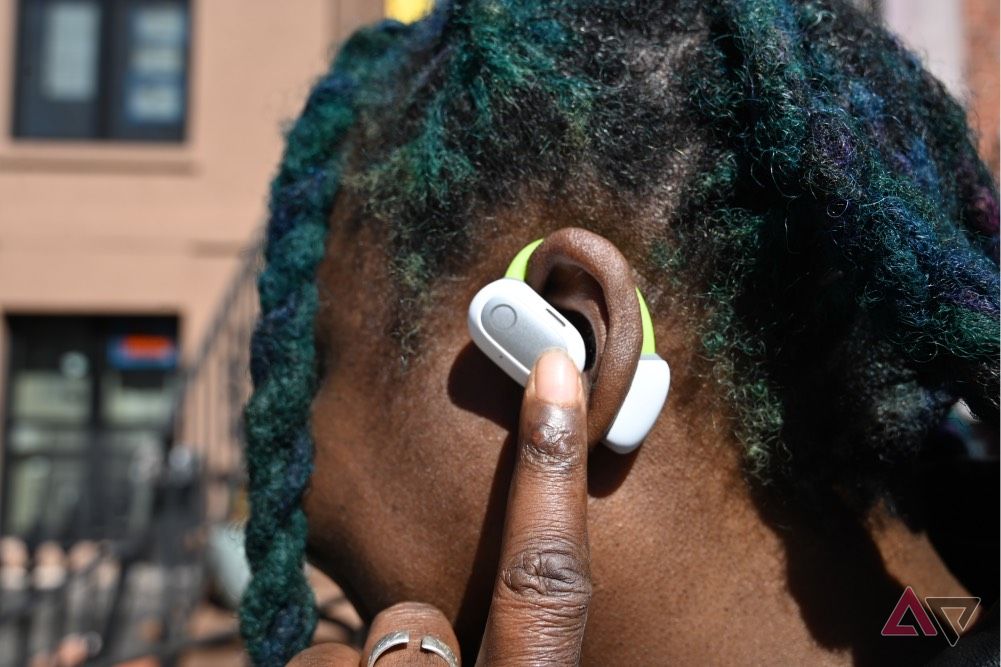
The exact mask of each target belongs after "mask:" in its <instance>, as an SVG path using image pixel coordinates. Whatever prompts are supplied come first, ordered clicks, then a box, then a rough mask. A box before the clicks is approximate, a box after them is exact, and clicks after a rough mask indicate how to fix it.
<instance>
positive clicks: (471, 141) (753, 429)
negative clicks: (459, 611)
mask: <svg viewBox="0 0 1001 667" xmlns="http://www.w3.org/2000/svg"><path fill="white" fill-rule="evenodd" d="M997 202H998V197H997V189H996V187H995V185H994V183H993V180H992V178H991V177H990V175H989V173H988V172H987V170H986V169H985V168H984V166H983V164H982V163H981V162H980V160H979V159H978V158H977V155H976V152H975V149H974V148H973V145H972V143H971V141H970V137H969V130H968V128H967V126H966V123H965V119H964V116H963V112H962V109H961V108H960V107H959V106H958V105H957V104H956V103H955V102H954V101H953V100H952V99H951V98H950V97H949V96H948V95H947V94H946V93H945V92H944V90H943V88H942V87H941V85H940V84H938V83H937V82H936V81H934V80H933V79H931V77H930V76H929V75H928V74H927V73H926V72H925V71H924V70H923V69H922V68H921V66H920V64H919V63H918V62H917V60H916V59H915V58H914V57H913V56H912V55H911V54H909V53H908V52H906V51H905V50H903V49H902V48H901V47H900V46H899V45H898V44H897V43H896V42H895V41H894V40H893V39H892V38H891V37H890V36H888V35H887V34H886V33H885V32H884V31H883V30H882V29H881V28H879V27H878V26H875V25H873V23H872V22H871V18H870V17H867V16H865V15H863V14H861V13H859V12H858V11H857V10H855V9H853V8H852V7H851V6H849V5H848V4H847V3H843V2H838V1H832V2H788V1H784V0H756V1H751V0H744V1H738V0H727V1H724V0H717V1H714V2H695V1H686V0H677V1H674V2H664V1H659V2H652V1H645V0H632V1H629V2H622V1H621V0H619V1H613V0H588V1H586V2H581V1H579V0H578V1H576V2H569V1H556V2H552V1H550V2H532V1H530V0H467V1H465V2H458V1H457V2H454V3H445V4H443V5H441V6H439V7H438V8H437V9H436V11H435V12H434V13H433V14H432V15H431V16H430V17H429V18H427V19H425V20H424V21H421V22H419V23H417V24H414V25H412V26H402V25H400V24H395V23H385V24H382V25H380V26H377V27H374V28H370V29H367V30H364V31H362V32H360V33H358V34H357V35H355V36H354V37H353V38H352V39H351V40H350V41H349V42H348V43H347V44H346V45H345V47H344V49H343V50H342V52H341V54H340V55H339V56H338V58H337V61H336V62H335V64H334V66H333V68H332V69H331V71H330V73H329V74H328V75H326V76H325V77H324V78H323V79H321V80H320V81H319V82H318V83H317V85H316V87H315V88H314V90H313V91H312V93H311V95H310V99H309V101H308V102H307V104H306V107H305V109H304V111H303V113H302V115H301V117H300V118H299V119H298V121H297V122H296V124H295V125H294V126H293V127H292V129H291V131H290V133H289V137H288V147H287V151H286V155H285V157H284V159H283V163H282V166H281V169H280V171H279V174H278V176H277V177H276V179H275V181H274V184H273V187H272V197H271V220H270V223H269V227H268V238H267V251H266V256H267V267H266V269H265V271H264V273H263V274H262V276H261V279H260V291H261V304H262V312H263V314H262V318H261V321H260V324H259V326H258V330H257V332H256V334H255V337H254V343H253V363H252V374H253V377H254V382H255V387H256V389H255V394H254V397H253V399H252V400H251V403H250V405H249V406H248V409H247V434H248V467H249V472H250V491H251V499H252V505H253V514H252V517H251V520H250V523H249V525H248V535H247V548H248V557H249V559H250V561H251V564H252V567H253V568H254V571H255V579H254V582H253V583H252V584H251V588H250V590H249V591H248V594H247V596H246V599H245V606H244V612H243V621H244V633H245V636H246V637H247V639H248V642H249V643H248V646H249V648H250V650H251V652H252V654H253V655H254V657H255V658H256V659H257V660H259V661H261V662H274V661H279V660H281V659H284V658H286V657H287V656H288V655H289V654H290V652H292V651H294V650H295V649H297V648H300V647H301V646H302V645H303V644H304V643H305V642H306V641H307V640H308V637H309V635H310V633H311V629H312V623H313V620H312V618H313V612H312V600H311V598H310V596H309V592H308V588H307V586H306V584H305V582H304V581H303V579H302V575H301V559H302V554H303V550H304V548H305V546H306V541H307V528H306V517H305V514H304V513H303V511H302V509H301V507H302V497H303V493H304V492H305V490H306V489H307V487H308V486H309V480H310V475H311V471H312V466H313V462H314V457H315V461H316V471H315V472H314V473H313V489H312V490H311V491H310V494H309V500H308V505H309V514H310V521H311V523H312V524H313V528H314V530H313V534H314V535H315V533H316V530H315V527H316V526H317V525H322V526H324V527H325V528H329V531H327V533H328V534H329V535H335V536H336V538H337V540H338V544H332V541H333V538H329V537H328V538H326V539H322V538H315V537H314V538H311V542H312V543H313V547H314V548H316V549H317V550H318V551H320V552H326V553H319V554H318V556H317V557H318V559H319V560H320V561H321V562H323V561H330V562H331V566H330V567H331V569H334V570H337V571H338V573H339V574H340V575H341V578H342V579H343V583H344V584H345V585H346V586H347V587H349V588H356V589H357V590H355V591H354V593H355V597H356V599H358V600H360V601H361V602H362V604H363V605H364V604H365V603H366V602H367V604H368V605H372V606H375V605H378V604H380V603H382V602H384V600H383V598H384V597H392V596H395V595H406V594H410V593H414V594H419V593H424V592H425V589H426V588H427V586H430V585H431V584H434V583H436V582H438V579H439V578H440V577H438V575H437V574H436V573H434V572H431V573H430V574H429V573H428V571H427V569H426V568H424V569H421V570H420V571H408V570H407V569H406V568H403V569H400V567H399V564H398V562H397V565H396V568H397V571H395V572H393V571H391V568H390V563H389V560H388V554H396V553H397V552H405V551H406V550H407V549H410V550H411V552H412V553H413V554H415V555H414V562H415V563H418V564H419V563H421V562H422V560H421V555H422V554H427V555H428V556H429V557H430V556H431V555H433V554H439V553H440V552H441V549H442V548H443V544H444V543H447V542H448V540H454V541H455V544H456V546H457V547H462V548H465V547H466V546H468V544H469V541H470V540H472V544H473V550H474V551H475V550H476V548H479V547H482V546H483V542H482V541H481V542H479V543H477V542H476V535H477V534H479V533H481V532H484V531H485V530H486V528H485V527H484V526H482V525H472V524H470V522H471V521H476V520H478V521H480V522H482V520H483V517H482V503H483V501H484V497H485V496H486V495H489V494H490V493H491V492H490V489H491V484H492V483H495V482H493V481H492V480H494V475H493V471H495V470H496V469H497V468H498V465H499V463H498V462H499V456H498V451H499V450H498V449H497V448H496V447H495V446H492V447H480V446H478V445H476V444H475V443H476V441H477V439H479V440H489V439H490V438H494V439H495V440H496V438H497V436H498V433H501V434H502V433H503V432H504V429H503V427H502V425H501V423H502V422H503V421H504V415H505V414H506V415H510V414H512V412H511V410H512V406H513V410H514V414H516V406H517V392H516V391H514V389H513V387H511V386H508V385H505V384H503V382H504V380H503V379H502V376H500V375H497V374H495V373H494V371H495V369H492V368H491V367H490V366H489V364H485V363H483V360H482V359H479V358H478V357H477V356H476V354H475V353H474V352H472V351H471V350H468V349H465V348H464V344H465V341H464V339H463V338H462V337H463V335H464V329H463V327H464V322H463V319H464V306H465V303H464V302H466V301H467V300H468V297H469V296H471V295H472V293H473V292H475V289H476V288H478V287H479V286H481V285H482V284H483V282H485V281H486V280H489V279H492V278H493V277H496V276H497V275H499V271H500V270H502V267H503V266H504V265H505V264H506V262H507V260H509V259H510V255H511V254H512V253H513V252H514V251H516V250H517V249H518V248H520V247H521V246H522V245H524V244H525V243H527V242H528V241H530V240H532V239H533V238H538V237H540V236H543V235H544V234H546V233H547V232H550V231H552V230H555V229H558V228H560V227H564V226H567V225H574V226H580V227H585V228H588V229H591V230H593V231H595V232H597V233H599V234H601V235H603V236H605V237H606V238H608V239H609V240H611V241H612V242H613V243H614V244H615V245H616V246H618V247H619V248H620V249H621V250H622V252H623V254H625V256H626V257H627V258H628V259H629V260H630V262H631V263H632V265H633V268H634V269H635V270H636V272H637V275H638V279H639V280H640V283H641V287H642V289H643V291H644V294H645V295H646V296H647V298H648V301H649V302H650V306H651V310H652V312H653V316H654V319H655V321H657V323H658V327H660V328H661V329H663V330H664V331H663V332H661V331H660V330H659V331H658V340H666V341H667V343H666V344H667V345H668V346H673V347H674V348H676V352H677V355H680V356H682V357H683V360H682V364H681V365H682V366H683V368H682V371H681V372H682V374H683V379H684V378H685V377H687V378H688V381H687V384H683V386H684V387H688V389H687V390H684V389H683V390H682V393H681V394H680V395H679V394H675V395H674V396H672V399H671V401H676V397H678V396H680V398H681V400H680V404H675V405H674V406H673V408H672V409H674V410H675V411H685V410H687V411H689V412H688V414H690V415H696V414H698V412H699V411H705V410H708V409H711V410H713V411H714V412H718V413H719V414H720V415H724V416H725V418H726V420H727V421H726V425H725V426H724V427H723V428H722V430H723V431H726V432H728V433H731V434H732V438H731V439H732V440H733V442H734V443H736V446H737V447H738V448H739V451H740V453H741V456H742V459H743V461H744V467H745V469H746V471H747V472H748V473H749V477H750V479H752V480H754V481H755V483H762V482H764V483H768V482H776V483H778V484H780V485H781V486H782V487H783V488H787V487H788V488H789V489H790V490H791V491H792V490H806V491H807V492H809V491H810V490H813V489H817V488H820V487H824V488H829V487H835V488H838V489H839V490H840V491H841V492H842V493H843V495H845V496H846V497H850V498H851V502H852V503H853V504H854V505H856V506H858V507H860V508H862V507H865V506H866V505H868V504H869V503H871V502H872V501H873V500H874V499H875V498H877V497H879V496H881V495H883V494H886V493H891V494H892V492H893V491H894V490H895V489H896V488H897V487H898V486H899V484H901V483H902V481H901V480H902V479H903V478H905V477H906V473H907V467H908V466H907V463H908V462H909V461H911V460H913V459H914V458H915V457H916V454H917V452H918V451H919V450H920V448H921V446H922V443H923V441H924V436H925V435H926V433H927V431H928V430H929V428H930V427H931V426H932V425H933V424H934V423H935V422H936V421H937V420H938V419H940V417H941V416H942V414H943V412H944V410H946V409H947V408H948V406H949V405H950V404H951V403H952V402H954V401H955V400H957V399H959V398H963V399H965V400H966V401H967V402H968V403H969V404H970V405H971V406H972V407H973V408H974V410H976V411H977V412H978V414H980V416H982V417H983V418H985V419H989V420H996V419H997V386H998V385H997V364H998V279H997V257H998V255H997V253H998V245H997V243H998V203H997ZM318 270H319V273H318ZM667 329H670V331H667ZM664 356H665V357H667V358H668V360H669V361H670V362H671V363H672V367H673V368H675V370H676V371H677V370H678V368H679V360H678V359H677V358H671V356H670V355H669V354H664ZM676 386H677V385H676ZM318 391H319V393H317V392H318ZM672 391H676V390H672ZM476 392H480V393H484V394H486V395H488V396H490V397H491V399H494V400H495V401H499V402H500V404H501V405H500V407H499V408H496V410H495V412H496V413H498V414H499V415H501V416H500V417H498V418H497V419H495V420H494V422H497V423H494V422H489V420H487V421H488V422H489V423H484V420H483V417H484V414H485V411H486V408H484V409H483V410H479V411H477V409H474V408H472V407H471V403H470V402H472V403H475V402H476V401H475V400H473V399H470V398H469V396H470V394H472V393H476ZM686 393H687V396H686ZM669 402H670V401H669ZM707 406H709V407H707ZM673 414H675V415H677V414H681V413H680V412H675V413H673ZM311 415H312V419H311ZM671 416H672V413H670V412H669V413H667V414H666V415H665V417H664V418H663V419H662V422H666V421H668V420H669V419H670V418H671ZM511 426H513V423H512V424H511ZM670 428H671V427H670V426H667V425H665V426H664V427H663V428H661V429H660V430H661V433H660V435H658V434H657V431H656V430H655V432H654V434H653V435H652V436H651V438H652V439H657V438H660V439H662V440H668V439H670V436H671V431H670ZM501 439H503V438H501ZM649 444H650V443H649V442H648V445H649ZM672 446H676V447H683V446H684V445H683V444H681V443H678V444H674V445H672ZM460 454H461V455H460ZM641 457H642V454H641ZM642 464H643V460H642V458H640V459H639V462H638V463H637V465H642ZM501 467H503V466H501ZM625 473H628V470H626V471H625ZM335 482H336V483H335ZM388 483H392V484H393V485H394V488H395V489H397V490H399V492H400V495H399V496H398V498H402V499H403V500H401V501H398V502H399V504H400V505H399V506H391V504H387V501H386V498H387V496H386V495H385V494H384V493H382V488H383V487H384V486H385V485H386V484H388ZM427 488H432V489H434V491H433V492H430V493H429V492H427V491H426V489H427ZM422 489H425V490H422ZM432 518H433V519H435V520H436V521H437V522H438V523H436V524H435V526H433V527H432V528H434V530H430V529H429V527H428V526H426V525H425V526H421V525H414V522H415V521H427V520H430V519H432ZM441 525H445V526H451V527H453V528H454V529H455V530H456V531H457V533H456V534H455V535H452V534H450V533H449V530H439V529H438V527H439V526H441ZM436 533H437V536H436ZM439 542H440V543H439ZM380 545H382V548H383V552H384V553H385V554H387V556H386V561H385V562H384V561H383V559H382V558H381V557H380V553H379V550H380ZM488 546H489V545H488ZM484 548H485V549H486V547H484ZM332 551H338V552H339V553H337V554H332V553H329V552H332ZM486 551H489V549H486ZM473 555H474V554H469V557H470V558H473ZM486 556H487V557H488V556H489V553H487V554H486ZM488 560H489V558H488ZM488 576H489V575H488ZM421 578H423V579H425V580H429V581H430V582H431V583H430V584H426V585H425V586H424V587H423V588H422V587H421V586H418V585H415V584H412V583H410V582H413V581H416V580H420V579H421ZM474 588H475V587H474ZM462 594H463V595H465V597H464V598H463V599H462V600H461V601H460V602H459V603H457V604H459V606H462V605H472V606H475V604H474V603H472V602H468V600H467V598H469V597H470V596H471V594H470V593H469V592H468V591H466V592H464V593H462ZM443 595H444V597H446V598H448V599H449V600H451V599H452V598H454V597H455V596H456V595H459V593H454V594H453V593H451V592H450V593H448V594H443Z"/></svg>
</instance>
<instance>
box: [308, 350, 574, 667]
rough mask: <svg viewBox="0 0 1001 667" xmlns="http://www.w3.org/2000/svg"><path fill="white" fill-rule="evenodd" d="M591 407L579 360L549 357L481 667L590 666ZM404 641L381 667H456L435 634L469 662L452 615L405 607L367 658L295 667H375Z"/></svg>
mask: <svg viewBox="0 0 1001 667" xmlns="http://www.w3.org/2000/svg"><path fill="white" fill-rule="evenodd" d="M585 406H586V400H585V397H584V390H583V385H582V381H581V378H580V373H579V372H578V371H577V369H576V367H575V366H574V365H573V362H572V361H571V360H570V358H569V357H568V356H567V355H566V354H565V353H563V352H561V351H549V352H546V353H545V354H543V355H542V356H541V357H540V358H539V360H538V361H537V362H536V365H535V369H534V370H533V371H532V374H531V375H530V376H529V379H528V383H527V385H526V386H525V397H524V400H523V401H522V406H521V420H520V425H519V431H518V452H517V459H516V462H515V467H514V475H513V477H512V479H511V489H510V492H509V494H508V506H507V515H506V518H505V523H504V538H503V543H502V545H501V557H500V571H499V572H498V573H497V579H496V582H495V584H494V592H493V599H492V601H491V603H490V614H489V617H488V618H487V625H486V628H485V629H484V633H483V641H482V643H481V645H480V655H479V659H478V660H477V665H489V666H491V667H494V666H496V665H524V664H546V665H576V664H578V663H579V662H580V649H581V642H582V641H583V639H584V625H585V623H586V621H587V610H588V605H589V604H590V600H591V576H590V551H589V547H588V540H587V414H586V407H585ZM396 632H408V633H409V642H407V644H406V646H405V647H404V646H403V645H402V644H401V645H399V646H397V647H394V648H392V649H390V650H388V651H386V652H385V653H382V654H381V655H380V656H379V657H378V660H377V662H376V667H399V666H401V665H428V666H429V667H432V666H433V667H447V665H448V664H449V662H448V660H447V659H444V658H442V657H439V656H438V655H435V654H434V653H432V652H428V651H427V650H422V649H421V641H422V639H423V638H424V637H426V636H429V635H430V636H432V637H436V638H437V639H439V640H440V641H441V642H443V643H444V644H445V645H447V647H448V650H450V651H451V653H452V654H453V655H454V656H455V658H456V660H457V661H458V660H460V659H461V658H460V652H459V643H458V641H457V640H456V638H455V633H454V632H453V631H452V627H451V625H450V624H449V622H448V620H447V619H446V618H445V616H444V614H442V613H441V612H440V611H438V610H437V609H435V608H434V607H432V606H430V605H426V604H420V603H414V602H405V603H401V604H397V605H394V606H392V607H390V608H389V609H386V610H385V611H383V612H381V613H380V614H379V615H378V616H376V617H375V619H374V621H373V622H372V627H371V629H370V631H369V636H368V641H366V642H365V649H364V651H363V653H362V654H361V655H359V654H358V652H357V651H355V650H354V649H353V648H350V647H348V646H344V645H340V644H321V645H318V646H314V647H312V648H309V649H307V650H306V651H303V652H302V653H300V654H299V655H298V656H296V657H295V658H294V659H293V660H292V662H291V663H289V664H290V665H291V666H293V667H319V666H320V665H332V666H334V667H356V666H358V665H361V666H362V667H367V665H368V661H369V658H370V656H371V654H372V651H373V649H374V647H375V645H376V643H377V642H379V640H380V639H382V638H383V637H385V636H387V635H389V634H391V633H396ZM456 664H458V662H456Z"/></svg>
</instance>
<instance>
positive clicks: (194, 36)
mask: <svg viewBox="0 0 1001 667" xmlns="http://www.w3.org/2000/svg"><path fill="white" fill-rule="evenodd" d="M383 12H384V7H383V6H382V4H381V3H379V2H374V1H373V0H296V2H295V3H287V2H273V1H272V0H211V1H207V0H156V2H152V1H150V0H0V360H2V363H3V368H2V371H0V377H2V378H3V381H2V382H0V406H2V408H3V410H2V411H3V425H4V428H3V430H2V433H0V438H2V443H3V451H4V456H3V458H2V463H0V465H2V466H3V468H2V469H0V485H2V486H0V498H2V500H0V503H2V506H0V514H2V524H0V525H2V529H3V532H4V533H5V534H10V533H14V534H20V535H23V534H25V533H30V532H32V531H34V532H36V533H38V537H39V538H42V537H45V536H50V537H55V536H59V535H61V534H64V533H66V531H67V530H70V528H71V526H72V525H73V524H74V523H77V524H79V523H81V522H83V523H84V524H86V523H88V522H90V523H94V522H97V523H100V522H101V521H102V519H101V517H102V516H106V515H107V516H114V515H115V514H116V512H115V511H113V510H114V509H115V508H116V507H117V506H119V505H121V504H122V503H123V502H126V501H125V500H124V499H123V498H120V497H114V496H115V494H113V493H112V494H109V493H108V492H107V489H108V488H110V487H113V486H114V482H116V481H118V480H120V479H122V476H123V475H124V474H126V472H127V471H125V470H115V469H114V468H115V467H116V466H118V467H119V468H121V467H122V466H134V465H136V461H137V457H138V459H141V458H142V456H141V452H142V451H143V450H144V449H151V448H155V447H157V446H158V438H159V429H160V427H161V425H162V422H163V420H164V418H165V416H166V415H167V413H168V411H169V409H170V396H171V393H172V390H173V387H174V386H176V381H177V373H176V371H177V369H178V368H180V367H181V366H182V365H183V363H184V362H185V361H186V360H190V359H191V358H192V355H193V354H194V351H195V350H196V348H197V342H198V341H199V340H201V339H202V337H203V336H204V335H205V333H206V331H207V330H208V328H209V324H210V322H211V320H212V317H213V313H214V312H215V310H216V308H217V306H218V304H219V301H220V299H221V298H222V295H223V294H224V292H225V290H226V286H227V285H228V284H229V282H230V281H231V280H232V276H233V275H234V273H235V272H236V271H237V269H238V267H239V266H240V265H241V264H242V263H243V261H244V258H245V255H246V253H247V251H248V246H249V245H250V244H251V243H252V241H253V239H254V238H255V237H256V236H257V234H258V232H259V230H260V228H261V227H262V225H263V222H264V219H265V207H266V196H267V187H268V181H269V179H270V177H271V175H272V173H273V171H274V169H275V166H276V164H277V163H278V160H279V158H280V155H281V150H282V133H281V127H282V123H283V122H286V121H287V120H289V119H291V118H293V117H294V115H295V114H296V112H297V111H298V109H299V107H300V106H301V104H302V102H303V100H304V99H305V96H306V93H307V91H308V89H309V87H310V84H311V82H312V81H313V80H314V79H315V78H316V77H317V76H318V75H319V74H321V73H322V72H323V71H325V69H326V67H327V66H328V64H329V59H330V56H331V53H332V49H333V47H334V46H335V45H336V44H337V43H338V42H339V41H340V40H341V39H342V38H343V37H344V36H345V35H347V34H349V33H350V32H351V31H353V30H354V29H355V28H356V27H358V26H359V25H360V24H363V23H368V22H371V21H374V20H377V19H378V18H380V17H381V16H382V15H383ZM92 528H93V527H92ZM97 529H98V532H102V531H103V527H101V526H98V527H97ZM67 535H68V534H67Z"/></svg>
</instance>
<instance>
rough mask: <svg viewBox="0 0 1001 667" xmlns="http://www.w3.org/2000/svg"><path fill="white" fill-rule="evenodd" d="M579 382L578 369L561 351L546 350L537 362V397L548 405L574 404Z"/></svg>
mask: <svg viewBox="0 0 1001 667" xmlns="http://www.w3.org/2000/svg"><path fill="white" fill-rule="evenodd" d="M578 382H580V373H579V372H578V371H577V367H576V366H574V363H573V360H572V359H570V357H569V356H568V355H567V353H566V352H564V351H563V350H561V349H552V350H546V351H545V352H543V353H542V356H541V357H539V360H538V361H536V362H535V395H536V396H537V397H538V398H539V399H540V400H542V401H545V402H546V403H559V404H561V405H570V404H572V403H573V402H574V401H575V400H576V399H577V384H578Z"/></svg>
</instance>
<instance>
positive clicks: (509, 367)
mask: <svg viewBox="0 0 1001 667" xmlns="http://www.w3.org/2000/svg"><path fill="white" fill-rule="evenodd" d="M469 335H470V336H472V338H473V342H474V343H476V346H477V347H478V348H480V349H481V350H482V351H483V353H484V354H486V355H487V356H488V357H490V359H491V360H492V361H493V362H494V363H495V364H497V365H498V366H500V367H501V368H502V369H503V370H504V372H505V373H507V374H508V375H509V376H511V379H513V380H514V381H515V382H517V383H518V384H520V385H521V386H523V387H524V386H525V383H526V382H528V376H529V374H530V373H531V372H532V367H533V366H534V365H535V360H536V359H538V358H539V355H541V354H542V353H543V352H545V351H546V350H547V349H549V348H552V347H560V348H563V349H564V350H565V351H566V353H567V354H568V355H569V356H570V358H571V359H573V362H574V365H575V366H577V370H579V371H580V370H584V362H585V360H586V357H585V355H586V351H585V349H584V339H583V338H581V335H580V332H578V331H577V329H575V328H574V326H573V325H572V324H570V322H569V321H567V319H566V318H565V317H563V316H562V315H561V314H560V313H559V311H557V310H556V309H555V308H553V307H552V306H550V305H549V303H548V302H547V301H546V300H545V299H543V298H542V297H541V296H539V293H538V292H536V291H535V290H533V289H532V288H531V287H529V286H528V284H527V283H525V282H523V281H521V280H516V279H514V278H501V279H500V280H495V281H494V282H492V283H490V284H489V285H487V286H486V287H484V288H483V289H481V290H480V291H479V292H478V293H477V295H476V296H475V297H473V300H472V302H471V303H470V304H469Z"/></svg>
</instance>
